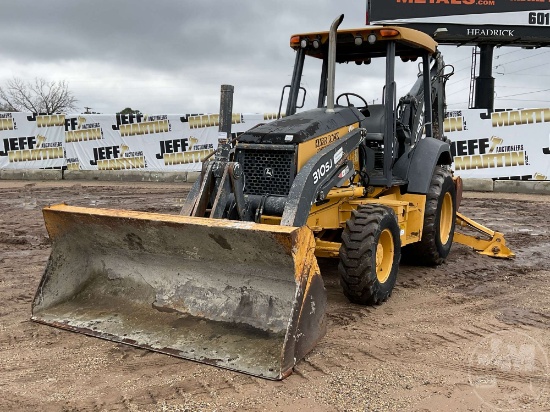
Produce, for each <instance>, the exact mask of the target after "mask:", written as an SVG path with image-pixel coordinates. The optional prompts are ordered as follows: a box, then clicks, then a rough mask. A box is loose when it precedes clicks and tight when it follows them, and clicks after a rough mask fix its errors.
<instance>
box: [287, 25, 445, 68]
mask: <svg viewBox="0 0 550 412" xmlns="http://www.w3.org/2000/svg"><path fill="white" fill-rule="evenodd" d="M371 34H373V35H375V36H376V41H375V42H374V43H373V44H371V43H370V42H369V41H368V38H369V36H370V35H371ZM328 38H329V32H328V31H321V32H314V33H302V34H295V35H293V36H291V38H290V47H292V48H293V49H295V50H298V49H300V48H302V45H301V42H302V40H305V43H306V47H305V53H306V54H307V55H308V56H312V57H316V58H319V59H323V58H324V57H325V56H326V55H327V54H328V42H329V41H328ZM372 38H373V37H372V36H371V39H372ZM359 39H360V40H359ZM315 41H317V44H318V47H317V48H315V47H314V45H316V43H314V42H315ZM389 41H395V42H396V52H395V54H396V56H400V57H401V58H410V59H414V58H416V57H420V56H421V55H422V54H424V53H425V52H428V53H429V54H433V53H435V51H436V48H437V43H436V42H435V40H434V39H432V38H431V37H430V36H428V35H427V34H426V33H423V32H420V31H418V30H414V29H409V28H407V27H399V26H365V27H362V28H359V29H346V30H338V35H337V47H336V61H337V62H338V63H344V62H350V61H356V62H359V61H364V60H367V59H369V58H373V57H384V56H385V55H386V53H387V48H386V46H387V43H388V42H389ZM357 43H360V44H359V45H358V44H357Z"/></svg>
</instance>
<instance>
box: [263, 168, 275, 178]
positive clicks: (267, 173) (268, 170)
mask: <svg viewBox="0 0 550 412" xmlns="http://www.w3.org/2000/svg"><path fill="white" fill-rule="evenodd" d="M264 176H265V177H273V168H271V167H266V168H265V169H264Z"/></svg>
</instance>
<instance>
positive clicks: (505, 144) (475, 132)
mask: <svg viewBox="0 0 550 412" xmlns="http://www.w3.org/2000/svg"><path fill="white" fill-rule="evenodd" d="M444 127H445V135H446V136H447V137H448V138H449V139H450V140H451V150H452V154H453V156H454V164H453V168H454V170H455V173H456V174H457V175H459V176H461V177H464V178H470V177H473V178H475V177H479V178H492V179H518V180H549V179H550V148H549V147H550V137H549V136H550V108H534V109H514V110H501V111H495V112H493V113H490V114H487V111H485V110H477V109H468V110H456V111H451V112H447V114H446V119H445V125H444Z"/></svg>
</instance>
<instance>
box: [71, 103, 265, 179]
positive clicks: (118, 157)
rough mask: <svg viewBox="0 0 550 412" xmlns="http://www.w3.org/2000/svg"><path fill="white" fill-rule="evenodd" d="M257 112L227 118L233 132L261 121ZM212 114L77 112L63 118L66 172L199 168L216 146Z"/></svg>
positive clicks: (235, 114)
mask: <svg viewBox="0 0 550 412" xmlns="http://www.w3.org/2000/svg"><path fill="white" fill-rule="evenodd" d="M264 117H265V116H263V115H261V114H250V115H247V114H240V113H234V114H233V116H232V133H234V134H237V133H240V132H244V131H246V130H248V129H250V128H252V127H253V126H255V125H256V124H258V123H260V122H263V121H264ZM218 125H219V116H218V115H217V114H202V115H166V114H160V115H147V114H117V115H96V114H90V115H87V114H82V115H74V116H68V117H67V121H66V127H65V145H66V156H67V164H66V166H67V169H68V170H151V171H199V170H201V168H202V160H203V159H204V158H205V157H207V156H208V155H210V154H211V153H213V152H214V151H215V150H216V149H217V147H218Z"/></svg>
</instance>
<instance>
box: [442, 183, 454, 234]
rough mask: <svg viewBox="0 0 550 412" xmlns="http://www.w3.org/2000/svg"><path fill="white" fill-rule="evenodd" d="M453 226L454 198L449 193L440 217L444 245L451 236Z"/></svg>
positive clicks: (446, 194)
mask: <svg viewBox="0 0 550 412" xmlns="http://www.w3.org/2000/svg"><path fill="white" fill-rule="evenodd" d="M452 226H453V197H452V196H451V194H450V193H449V192H447V193H445V196H444V197H443V203H442V204H441V214H440V215H439V238H440V240H441V243H442V244H446V243H447V242H448V241H449V237H450V236H451V228H452Z"/></svg>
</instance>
